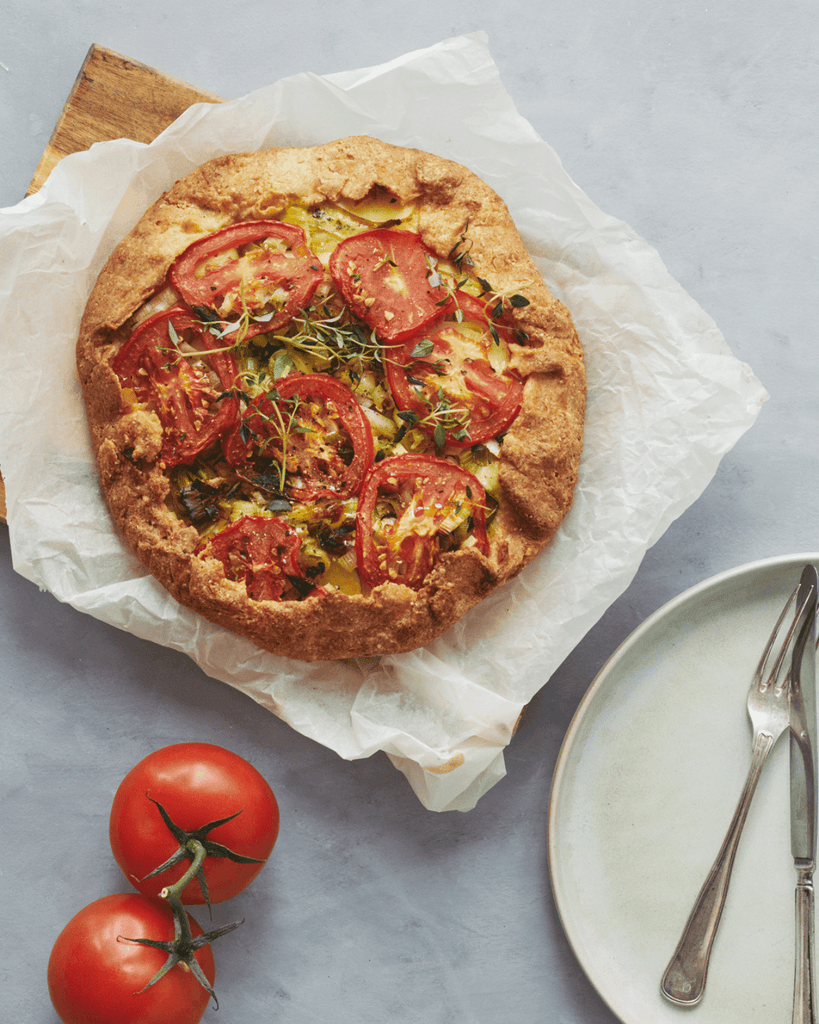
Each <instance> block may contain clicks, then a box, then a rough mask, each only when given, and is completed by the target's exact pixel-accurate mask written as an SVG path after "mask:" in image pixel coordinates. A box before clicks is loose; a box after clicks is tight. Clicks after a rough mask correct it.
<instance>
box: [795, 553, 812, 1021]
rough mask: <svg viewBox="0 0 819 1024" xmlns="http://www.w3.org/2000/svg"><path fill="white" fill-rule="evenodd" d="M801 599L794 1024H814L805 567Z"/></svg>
mask: <svg viewBox="0 0 819 1024" xmlns="http://www.w3.org/2000/svg"><path fill="white" fill-rule="evenodd" d="M799 589H800V602H801V601H802V600H807V601H809V604H808V607H807V612H806V615H805V621H804V623H803V625H802V627H801V628H800V630H799V633H798V634H797V640H796V643H795V645H794V651H793V664H792V668H791V687H790V689H791V697H790V701H791V751H790V776H791V779H790V782H791V853H792V854H793V863H794V867H795V868H796V876H797V882H796V899H795V904H796V966H795V969H794V983H793V1018H792V1020H793V1024H815V1021H816V986H815V977H814V896H813V872H814V869H815V866H816V763H817V752H816V595H817V590H819V580H817V574H816V569H815V567H814V566H812V565H806V566H805V568H804V570H803V572H802V578H801V580H800V582H799Z"/></svg>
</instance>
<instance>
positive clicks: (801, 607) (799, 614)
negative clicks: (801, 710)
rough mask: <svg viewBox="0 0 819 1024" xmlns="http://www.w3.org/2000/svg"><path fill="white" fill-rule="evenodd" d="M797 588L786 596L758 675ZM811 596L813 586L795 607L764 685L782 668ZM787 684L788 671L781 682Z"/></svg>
mask: <svg viewBox="0 0 819 1024" xmlns="http://www.w3.org/2000/svg"><path fill="white" fill-rule="evenodd" d="M798 590H799V587H798V586H797V588H796V590H794V592H793V594H791V596H790V597H789V598H788V603H787V604H786V605H785V607H784V608H783V610H782V614H781V615H780V616H779V619H778V621H777V624H776V628H775V629H774V632H773V634H772V636H771V639H770V640H769V641H768V646H767V647H766V648H765V653H764V654H763V656H762V661H761V662H760V664H759V669H758V670H757V671H758V672H759V674H760V676H761V675H762V672H763V671H764V666H765V662H766V661H767V659H768V655H769V654H770V652H771V648H772V646H773V642H774V640H775V638H776V635H777V633H778V632H779V627H780V626H781V625H782V621H783V619H784V618H785V615H786V613H787V611H788V609H789V608H790V606H791V603H792V602H793V599H794V597H795V596H796V593H797V592H798ZM812 597H813V588H811V589H810V590H809V591H808V593H807V595H806V596H805V598H804V599H803V601H802V603H801V604H800V605H799V607H798V608H797V609H796V614H795V615H794V617H793V622H792V623H791V626H790V629H789V630H788V632H787V635H786V637H785V639H784V640H783V641H782V647H781V648H780V650H779V654H778V655H777V658H776V661H775V662H774V666H773V668H772V669H771V672H770V674H769V676H768V678H767V679H766V680H765V685H766V686H769V685H771V683H773V682H774V681H775V680H776V679H777V678H778V677H779V673H780V671H781V669H782V662H783V661H784V660H785V657H786V655H787V653H788V648H789V647H790V643H791V640H792V639H793V634H794V633H795V632H796V627H797V626H798V625H799V622H800V620H801V618H802V613H803V612H804V610H805V608H807V606H808V602H809V601H810V600H811V598H812ZM760 682H761V679H760ZM789 685H790V672H788V675H787V678H786V679H785V681H784V683H783V686H789Z"/></svg>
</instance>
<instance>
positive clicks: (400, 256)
mask: <svg viewBox="0 0 819 1024" xmlns="http://www.w3.org/2000/svg"><path fill="white" fill-rule="evenodd" d="M431 260H434V256H433V254H432V253H431V252H430V250H429V249H427V248H426V246H425V245H424V244H423V242H422V241H421V236H420V235H416V234H413V233H412V232H410V231H395V230H392V229H390V228H375V229H373V230H372V231H364V232H362V233H361V234H359V235H352V236H351V237H350V238H346V239H344V241H343V242H340V243H339V244H338V245H337V246H336V248H335V249H334V250H333V253H332V255H331V257H330V264H329V265H330V273H331V274H332V277H333V281H334V282H335V285H336V288H338V290H339V291H340V292H341V294H342V296H343V297H344V301H345V302H346V303H347V306H348V307H349V309H350V310H351V311H352V313H353V314H354V315H355V316H357V317H358V318H359V320H363V321H364V323H365V324H367V326H368V327H371V328H372V329H373V330H374V331H375V333H376V334H377V335H378V337H379V338H380V339H381V340H382V341H385V342H388V343H395V342H399V341H402V340H403V339H404V338H406V337H407V335H409V334H412V333H414V332H415V331H417V330H418V329H419V328H421V327H423V326H424V324H426V323H429V321H430V320H432V319H433V318H434V317H436V316H437V315H438V314H440V312H441V311H442V309H447V308H449V307H450V306H451V304H452V300H451V298H450V296H449V293H448V292H447V291H446V289H445V288H443V287H442V286H441V285H435V286H433V284H432V283H431V281H430V275H431V274H432V272H433V269H434V262H432V263H431V262H430V261H431Z"/></svg>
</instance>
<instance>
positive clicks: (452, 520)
mask: <svg viewBox="0 0 819 1024" xmlns="http://www.w3.org/2000/svg"><path fill="white" fill-rule="evenodd" d="M464 522H468V524H469V534H470V536H471V537H473V538H474V542H475V544H476V545H477V548H478V550H479V551H481V552H482V553H483V554H488V553H489V542H488V539H487V535H486V494H485V492H484V489H483V487H482V486H481V484H480V482H479V481H478V480H477V479H476V478H475V477H474V476H473V475H472V474H471V473H467V472H466V470H463V469H461V468H460V466H456V465H454V464H453V463H451V462H447V461H446V460H445V459H440V458H437V457H436V456H433V455H394V456H392V457H391V458H387V459H384V460H383V461H382V462H379V463H377V464H376V465H375V466H373V468H372V470H371V471H370V472H369V474H368V475H367V478H366V480H365V481H364V486H363V488H362V490H361V497H360V498H359V502H358V513H357V518H356V559H357V562H358V572H359V575H360V576H361V577H362V578H363V580H364V581H365V582H366V583H367V584H369V586H371V587H377V586H378V585H379V584H380V583H385V582H387V581H390V582H392V583H403V584H405V585H406V586H408V587H412V588H413V589H415V590H417V589H418V588H419V587H420V586H421V584H422V583H423V581H424V578H425V577H426V576H427V574H428V573H429V572H430V570H431V569H432V568H433V566H434V565H435V562H436V559H437V557H438V553H439V551H440V550H441V545H442V541H443V540H445V538H446V537H447V536H448V535H449V534H450V533H452V532H454V531H455V530H456V529H458V528H459V527H461V526H462V525H463V523H464Z"/></svg>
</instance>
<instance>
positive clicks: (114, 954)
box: [48, 893, 214, 1024]
mask: <svg viewBox="0 0 819 1024" xmlns="http://www.w3.org/2000/svg"><path fill="white" fill-rule="evenodd" d="M188 921H189V922H190V930H191V934H192V935H193V936H194V937H195V936H197V935H201V934H202V929H201V928H200V927H199V925H198V924H197V923H196V921H194V920H193V918H190V917H189V918H188ZM144 938H147V939H155V940H159V941H161V942H169V941H172V940H173V939H174V915H173V911H172V910H171V908H170V906H169V905H168V904H167V903H166V902H165V901H164V900H162V899H160V898H159V897H150V898H149V897H147V896H141V895H139V894H138V893H123V894H120V895H116V896H104V897H103V898H102V899H99V900H95V902H94V903H90V904H89V905H88V906H87V907H84V908H83V909H82V910H80V911H79V913H77V914H75V915H74V917H72V918H71V920H70V921H69V922H68V924H67V925H66V926H65V928H63V930H62V932H60V934H59V936H58V937H57V941H56V942H55V943H54V948H53V949H52V951H51V957H50V959H49V961H48V991H49V995H50V996H51V1001H52V1003H53V1004H54V1009H55V1010H56V1011H57V1014H58V1016H59V1017H60V1020H62V1021H63V1022H64V1024H197V1021H199V1020H201V1018H202V1014H203V1013H204V1012H205V1007H206V1006H207V1004H208V1000H209V999H210V995H209V993H208V992H207V990H206V989H205V988H203V987H202V985H201V984H200V983H199V982H198V981H197V979H196V978H195V976H194V974H193V973H192V972H191V971H190V970H189V969H188V968H187V967H183V966H182V965H181V964H176V965H174V966H173V967H171V968H170V970H169V971H168V972H167V973H166V974H165V975H164V976H163V977H162V978H160V979H159V980H158V981H156V982H155V983H154V984H153V985H151V986H150V987H149V988H145V986H146V985H148V983H149V982H150V981H151V979H152V978H153V977H154V976H155V975H156V973H157V971H159V970H160V968H161V967H162V966H163V964H164V963H165V962H166V960H167V959H168V952H167V951H165V950H162V949H155V948H153V947H151V946H143V945H138V944H136V943H134V942H128V941H126V939H144ZM193 955H194V956H195V958H196V962H197V963H198V964H199V966H200V967H201V968H202V971H203V972H204V974H205V977H206V978H207V980H208V982H209V984H210V985H211V987H212V986H213V978H214V966H213V953H212V952H211V948H210V946H209V945H205V946H203V947H202V948H201V949H198V950H196V952H195V953H194V954H193Z"/></svg>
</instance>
